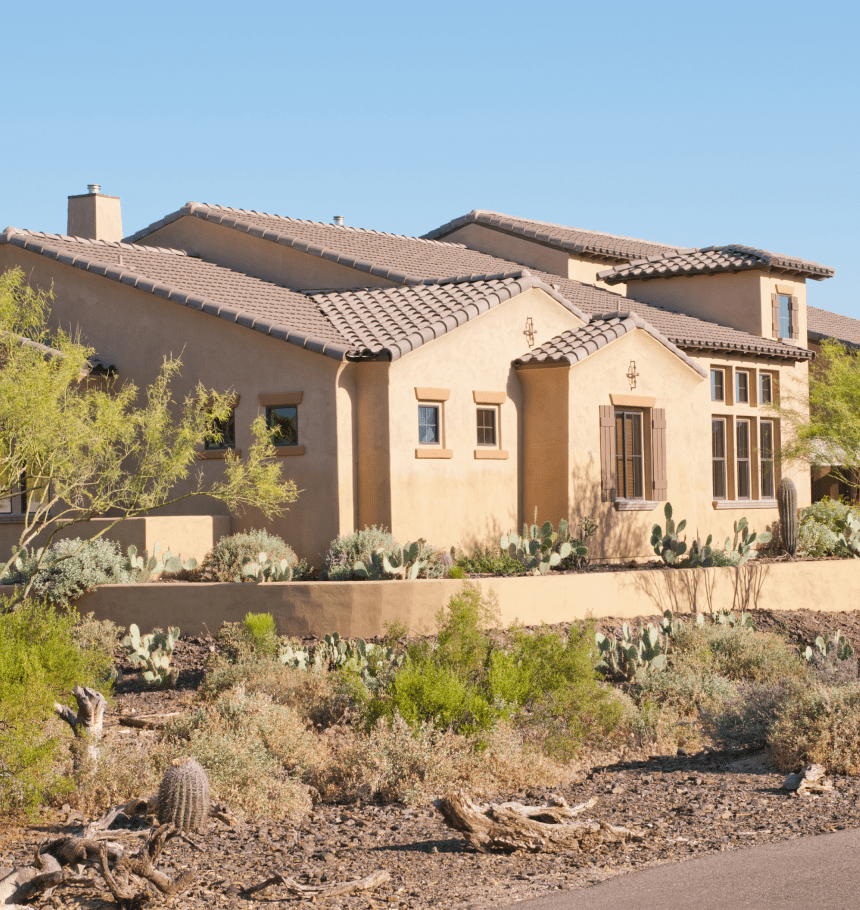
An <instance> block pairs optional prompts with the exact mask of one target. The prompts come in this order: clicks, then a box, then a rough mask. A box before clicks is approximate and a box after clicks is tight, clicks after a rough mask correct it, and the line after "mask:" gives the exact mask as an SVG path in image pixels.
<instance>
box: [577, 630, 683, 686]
mask: <svg viewBox="0 0 860 910" xmlns="http://www.w3.org/2000/svg"><path fill="white" fill-rule="evenodd" d="M595 641H596V643H597V650H598V653H599V655H600V659H599V661H598V663H597V669H598V670H600V671H601V672H602V673H604V674H605V675H606V676H608V677H609V678H610V679H617V680H621V681H623V682H642V681H643V680H644V679H645V677H646V676H648V675H649V674H650V673H654V672H655V671H661V670H665V669H666V642H665V640H664V638H663V637H662V635H661V633H660V629H659V628H658V626H656V625H655V624H653V623H652V624H650V625H648V626H645V627H644V628H640V629H638V630H636V632H633V631H632V630H631V628H630V625H629V624H628V623H624V624H623V625H622V627H621V640H620V641H619V640H618V639H616V638H614V637H613V636H607V635H603V634H602V633H601V632H597V633H596V634H595Z"/></svg>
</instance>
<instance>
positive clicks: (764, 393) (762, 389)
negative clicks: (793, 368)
mask: <svg viewBox="0 0 860 910" xmlns="http://www.w3.org/2000/svg"><path fill="white" fill-rule="evenodd" d="M758 400H759V403H760V404H773V376H771V375H770V373H761V374H760V375H759V378H758Z"/></svg>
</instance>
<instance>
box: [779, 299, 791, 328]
mask: <svg viewBox="0 0 860 910" xmlns="http://www.w3.org/2000/svg"><path fill="white" fill-rule="evenodd" d="M779 337H780V338H791V296H790V295H789V294H780V295H779Z"/></svg>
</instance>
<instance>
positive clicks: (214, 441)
mask: <svg viewBox="0 0 860 910" xmlns="http://www.w3.org/2000/svg"><path fill="white" fill-rule="evenodd" d="M215 432H216V433H217V434H218V438H215V437H208V438H207V439H205V440H204V442H203V448H204V449H205V450H206V451H207V452H211V451H217V450H220V449H235V448H236V413H235V411H230V416H229V417H228V418H227V419H226V420H216V421H215Z"/></svg>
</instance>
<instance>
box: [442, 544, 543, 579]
mask: <svg viewBox="0 0 860 910" xmlns="http://www.w3.org/2000/svg"><path fill="white" fill-rule="evenodd" d="M456 566H457V567H458V568H461V569H462V570H463V571H464V572H467V573H469V574H472V575H499V576H503V575H525V574H526V573H527V571H528V570H527V569H526V567H525V566H524V565H523V564H522V563H521V562H520V561H519V560H518V559H515V558H514V557H513V556H511V555H510V553H507V552H506V551H505V550H502V548H501V547H500V546H499V544H498V542H496V543H486V544H478V545H477V546H475V547H474V548H473V549H472V550H471V551H470V552H469V553H465V552H464V551H462V550H459V551H458V552H457V558H456Z"/></svg>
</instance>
